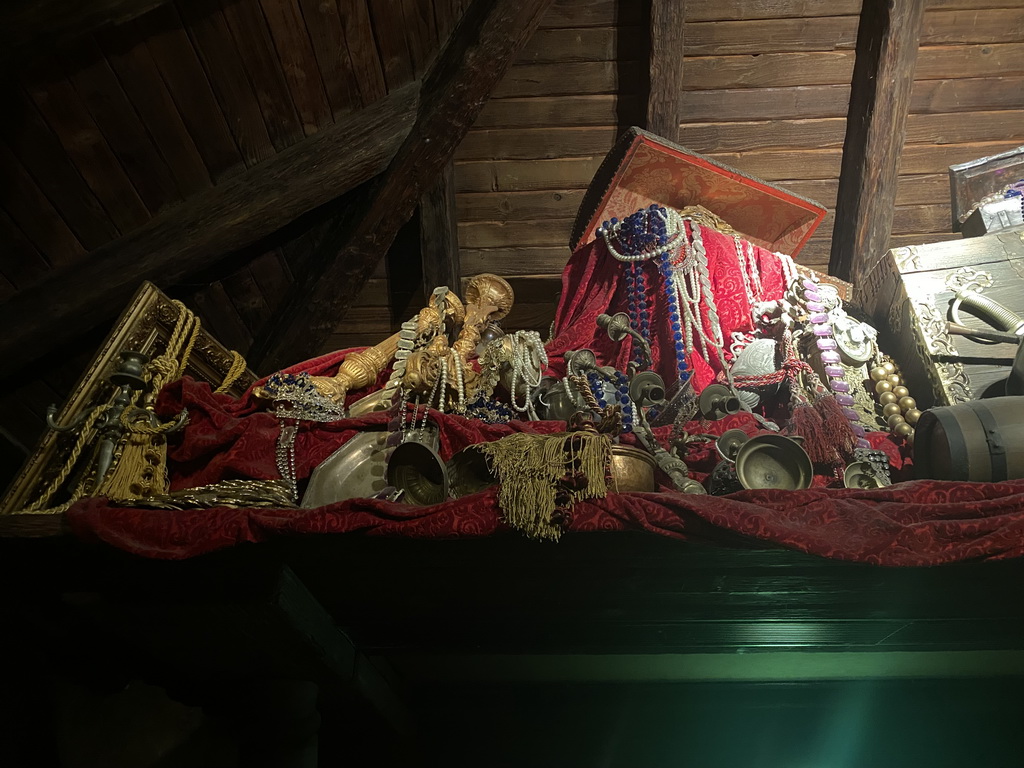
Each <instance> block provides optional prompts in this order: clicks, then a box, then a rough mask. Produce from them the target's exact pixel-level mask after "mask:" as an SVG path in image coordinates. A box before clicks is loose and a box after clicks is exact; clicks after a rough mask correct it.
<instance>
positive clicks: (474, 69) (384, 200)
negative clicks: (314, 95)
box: [250, 0, 551, 370]
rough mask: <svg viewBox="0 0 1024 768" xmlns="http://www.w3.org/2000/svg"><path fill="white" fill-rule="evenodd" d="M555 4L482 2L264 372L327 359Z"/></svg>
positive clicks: (310, 279) (280, 335)
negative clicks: (324, 352) (327, 348)
mask: <svg viewBox="0 0 1024 768" xmlns="http://www.w3.org/2000/svg"><path fill="white" fill-rule="evenodd" d="M550 3H551V0H473V3H472V4H471V5H470V6H469V8H468V9H467V11H466V13H465V15H464V16H463V18H462V21H461V22H460V23H459V25H458V26H457V27H456V29H455V31H454V32H453V34H452V36H451V37H450V38H449V39H448V42H447V43H446V44H445V47H444V49H443V50H442V51H441V53H440V54H439V55H438V57H437V59H436V60H435V63H434V65H433V67H432V69H431V70H430V72H429V73H428V74H427V76H426V77H425V78H424V81H423V86H422V89H421V91H420V107H419V114H418V115H417V117H416V123H415V125H414V126H413V128H412V130H411V131H410V132H409V135H408V137H407V138H406V140H405V142H404V143H403V144H402V147H401V148H400V149H399V150H398V153H397V154H396V155H395V158H394V160H393V161H392V162H391V165H390V166H389V167H388V170H387V172H386V173H384V174H382V176H381V177H380V178H379V179H378V180H377V181H376V182H375V183H374V186H373V188H372V190H370V194H369V195H368V196H367V197H366V201H365V203H364V204H363V205H362V206H360V208H361V210H360V211H359V212H358V215H354V214H353V213H350V214H349V215H348V216H347V217H346V218H347V219H348V220H349V221H351V222H352V225H351V227H349V228H348V230H347V232H346V231H337V232H336V233H335V234H336V235H338V236H339V242H343V243H344V244H343V245H341V246H340V247H339V250H337V251H335V252H334V254H333V257H332V258H327V259H319V258H317V259H312V260H311V265H310V269H308V270H307V271H306V274H305V275H304V276H303V278H302V279H301V280H298V281H296V284H295V286H294V289H293V292H292V296H291V298H290V300H289V302H288V304H287V308H286V310H285V311H284V312H283V313H282V316H281V318H280V320H279V322H277V323H275V325H274V327H273V328H272V329H271V331H270V334H269V335H268V336H266V337H264V338H263V339H260V340H258V341H257V342H256V344H255V345H254V349H253V350H251V351H250V357H251V358H252V359H256V360H259V361H260V362H259V365H260V366H261V368H262V369H263V370H269V369H273V368H281V367H284V366H285V365H287V364H290V363H294V362H296V361H299V360H302V359H304V358H309V357H312V356H314V355H316V354H317V353H318V352H320V351H321V349H322V347H323V345H324V344H325V342H326V340H327V337H328V336H329V335H330V333H331V331H332V330H333V329H334V328H335V327H336V326H337V324H338V322H339V319H340V318H341V317H342V316H343V312H344V310H346V309H347V308H348V307H349V306H351V305H352V303H353V301H354V300H355V298H356V296H358V294H359V292H360V290H361V289H362V287H363V285H365V283H366V281H367V279H368V278H369V277H370V275H371V274H373V271H374V269H375V268H376V266H377V263H378V262H379V261H380V259H381V258H382V257H383V256H384V254H385V253H386V252H387V250H388V248H389V247H390V245H391V243H392V242H393V241H394V238H395V235H396V234H397V232H398V230H399V229H400V228H401V226H402V225H403V224H404V223H405V222H406V221H408V220H409V217H410V216H411V215H412V213H413V211H414V210H415V208H416V205H417V204H418V203H419V201H420V199H421V197H422V196H423V194H424V192H425V191H426V190H427V189H429V188H430V187H431V186H432V185H433V184H435V183H436V181H437V179H438V176H439V174H440V172H441V169H442V168H443V167H444V166H445V164H446V163H448V161H449V160H450V159H451V157H452V155H453V153H454V152H455V148H456V147H457V146H458V145H459V143H460V142H461V141H462V139H463V137H464V136H465V135H466V132H467V131H468V130H469V128H470V126H471V125H472V124H473V122H474V121H475V120H476V117H477V115H478V114H479V113H480V110H481V109H482V107H483V105H484V102H485V101H486V100H487V98H488V97H489V96H490V94H491V91H493V90H494V87H495V86H496V85H497V84H498V82H499V81H500V80H501V78H502V77H503V75H504V74H505V72H506V70H507V69H508V68H509V66H511V64H512V62H513V61H514V60H515V57H516V55H517V54H518V53H519V51H520V50H521V49H522V47H523V45H525V44H526V42H527V41H528V40H529V39H530V37H531V36H532V34H533V31H534V29H535V28H536V27H537V24H538V22H539V21H540V17H541V15H542V14H543V12H544V10H545V9H546V8H547V7H548V5H550Z"/></svg>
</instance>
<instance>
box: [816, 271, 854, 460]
mask: <svg viewBox="0 0 1024 768" xmlns="http://www.w3.org/2000/svg"><path fill="white" fill-rule="evenodd" d="M803 289H804V290H803V297H804V306H805V307H806V308H807V312H808V314H809V315H810V317H809V318H808V319H809V320H810V323H811V332H812V333H813V334H814V337H815V338H814V343H815V345H816V346H817V348H818V351H819V353H820V354H821V362H822V364H823V366H824V368H825V375H826V376H827V377H828V388H829V389H830V390H831V391H832V394H833V395H834V396H835V398H836V402H837V403H839V405H840V406H842V409H843V415H844V416H846V418H847V419H848V420H849V421H850V427H851V428H852V429H853V432H854V434H855V435H857V447H858V448H870V447H871V444H870V443H869V442H868V441H867V440H866V439H865V434H866V430H865V429H864V425H863V424H861V423H860V415H859V414H858V413H857V411H855V410H854V409H853V408H852V407H851V406H852V405H853V404H854V399H853V395H851V394H850V385H849V384H847V383H846V379H845V378H844V374H845V371H844V370H843V368H842V366H841V365H840V363H841V362H842V357H841V356H840V354H839V344H838V342H836V339H835V336H834V335H833V334H832V320H831V318H830V317H829V314H828V308H827V307H826V306H825V303H824V301H823V300H822V296H821V293H819V291H818V284H817V283H815V282H814V281H813V280H807V279H805V280H804V281H803Z"/></svg>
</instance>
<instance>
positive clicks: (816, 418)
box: [790, 401, 835, 462]
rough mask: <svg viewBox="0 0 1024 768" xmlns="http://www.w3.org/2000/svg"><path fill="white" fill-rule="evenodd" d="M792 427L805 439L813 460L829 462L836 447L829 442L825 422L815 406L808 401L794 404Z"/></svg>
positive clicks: (791, 417)
mask: <svg viewBox="0 0 1024 768" xmlns="http://www.w3.org/2000/svg"><path fill="white" fill-rule="evenodd" d="M790 428H791V429H792V430H793V432H794V433H796V434H797V435H799V436H800V437H802V438H803V439H804V450H805V451H807V455H808V456H810V457H811V461H815V462H828V461H830V460H831V456H832V454H834V453H835V449H834V448H833V447H832V446H830V445H829V444H828V438H827V437H826V434H825V422H824V421H823V420H822V418H821V414H820V413H818V411H817V410H815V408H814V407H813V406H812V405H811V404H810V403H808V402H807V401H801V402H798V403H796V404H795V405H794V406H793V412H792V415H791V416H790Z"/></svg>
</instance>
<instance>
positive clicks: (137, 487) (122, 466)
mask: <svg viewBox="0 0 1024 768" xmlns="http://www.w3.org/2000/svg"><path fill="white" fill-rule="evenodd" d="M164 493H167V439H166V438H165V437H164V436H163V435H162V434H149V433H145V432H130V433H129V434H128V437H127V439H126V440H125V443H124V447H123V448H122V449H121V455H120V457H119V458H118V459H117V462H116V463H115V464H114V466H113V467H111V469H110V471H109V472H107V476H106V477H105V478H104V480H103V482H102V483H101V484H100V487H99V491H98V495H100V496H107V497H109V498H111V499H115V500H117V501H125V500H127V499H145V498H148V497H150V496H156V495H160V494H164Z"/></svg>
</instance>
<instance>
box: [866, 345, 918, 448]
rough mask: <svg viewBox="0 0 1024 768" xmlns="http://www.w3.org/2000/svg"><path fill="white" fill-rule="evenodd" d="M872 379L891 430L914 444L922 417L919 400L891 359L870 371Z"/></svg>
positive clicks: (883, 415)
mask: <svg viewBox="0 0 1024 768" xmlns="http://www.w3.org/2000/svg"><path fill="white" fill-rule="evenodd" d="M870 375H871V380H872V381H873V382H875V393H876V394H877V395H878V404H879V405H880V406H881V407H882V418H884V419H885V423H886V424H887V425H888V427H889V431H890V432H892V433H893V434H895V435H899V436H900V437H902V438H904V439H905V440H906V441H907V442H908V443H909V444H910V445H913V444H914V425H915V424H917V420H918V419H920V418H921V411H920V410H919V409H918V407H917V401H916V400H914V398H912V397H911V396H910V391H909V390H908V389H907V388H906V386H905V385H904V383H903V377H902V376H900V374H899V372H898V371H897V370H896V365H895V364H894V363H893V362H892V361H891V360H885V361H884V362H882V363H881V364H879V365H876V366H875V367H873V368H872V369H871V371H870Z"/></svg>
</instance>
